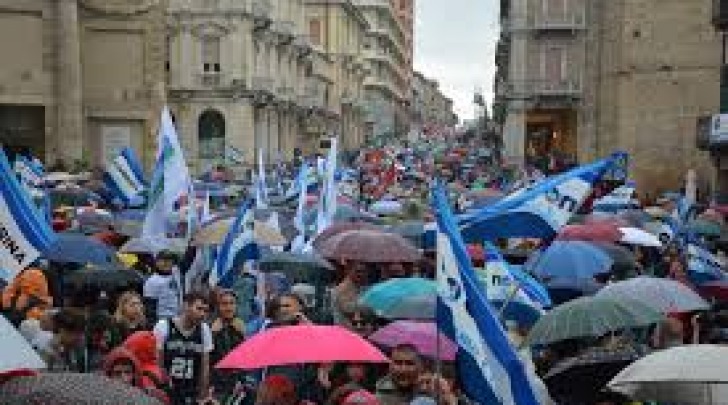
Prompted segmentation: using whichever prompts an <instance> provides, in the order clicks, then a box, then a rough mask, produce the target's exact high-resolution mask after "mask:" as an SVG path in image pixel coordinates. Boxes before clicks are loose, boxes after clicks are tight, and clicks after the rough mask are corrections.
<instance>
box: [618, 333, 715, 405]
mask: <svg viewBox="0 0 728 405" xmlns="http://www.w3.org/2000/svg"><path fill="white" fill-rule="evenodd" d="M727 367H728V347H725V346H717V345H687V346H678V347H674V348H672V349H668V350H663V351H659V352H655V353H652V354H650V355H648V356H646V357H643V358H642V359H640V360H637V361H636V362H634V363H632V364H631V365H630V366H629V367H627V368H625V369H624V370H622V371H621V372H620V373H619V374H617V376H616V377H614V378H613V379H612V381H610V382H609V384H607V386H608V387H609V389H611V390H612V391H616V392H619V393H622V394H625V395H627V396H629V397H631V398H633V399H635V400H638V401H657V402H666V403H670V404H686V405H721V404H725V403H726V398H728V372H726V371H727Z"/></svg>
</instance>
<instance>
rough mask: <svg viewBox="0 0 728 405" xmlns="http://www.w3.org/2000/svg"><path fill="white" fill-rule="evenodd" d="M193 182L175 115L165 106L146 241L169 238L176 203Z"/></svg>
mask: <svg viewBox="0 0 728 405" xmlns="http://www.w3.org/2000/svg"><path fill="white" fill-rule="evenodd" d="M191 183H192V182H191V179H190V175H189V170H188V169H187V164H186V163H185V159H184V155H183V153H182V146H181V145H180V142H179V138H178V136H177V130H176V129H175V128H174V123H173V122H172V115H171V114H170V112H169V109H168V108H167V107H166V106H165V107H164V109H163V110H162V116H161V119H160V125H159V132H158V134H157V159H156V162H155V164H154V171H153V172H152V179H151V182H150V185H149V193H148V196H147V206H148V210H147V215H146V217H145V218H144V225H143V226H142V237H143V238H145V239H159V238H165V237H166V236H167V221H168V219H169V217H170V215H171V214H172V213H173V212H174V210H175V204H177V202H178V201H179V200H180V198H181V197H182V196H184V195H186V194H188V193H189V190H190V188H191V187H190V184H191ZM190 198H192V196H190Z"/></svg>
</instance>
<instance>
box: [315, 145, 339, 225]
mask: <svg viewBox="0 0 728 405" xmlns="http://www.w3.org/2000/svg"><path fill="white" fill-rule="evenodd" d="M336 146H337V139H336V138H331V148H330V149H329V156H328V158H327V159H326V163H325V165H323V166H324V167H323V174H324V179H323V188H322V189H321V193H320V198H319V210H318V214H317V216H316V232H317V233H321V232H323V231H324V230H325V229H326V228H328V227H329V226H330V225H331V224H332V223H333V222H334V215H335V214H336V199H337V197H338V191H337V185H336V178H335V175H336V158H337V151H336V149H337V148H336Z"/></svg>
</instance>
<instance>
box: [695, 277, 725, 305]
mask: <svg viewBox="0 0 728 405" xmlns="http://www.w3.org/2000/svg"><path fill="white" fill-rule="evenodd" d="M698 292H700V295H702V296H703V298H706V299H715V300H718V301H722V302H728V281H725V280H721V281H710V282H707V283H703V284H701V285H700V286H699V287H698Z"/></svg>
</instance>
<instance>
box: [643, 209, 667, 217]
mask: <svg viewBox="0 0 728 405" xmlns="http://www.w3.org/2000/svg"><path fill="white" fill-rule="evenodd" d="M645 213H647V215H649V216H651V217H653V218H657V219H661V218H667V217H669V216H670V213H669V212H667V211H666V210H665V209H664V208H662V207H647V208H645Z"/></svg>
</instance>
